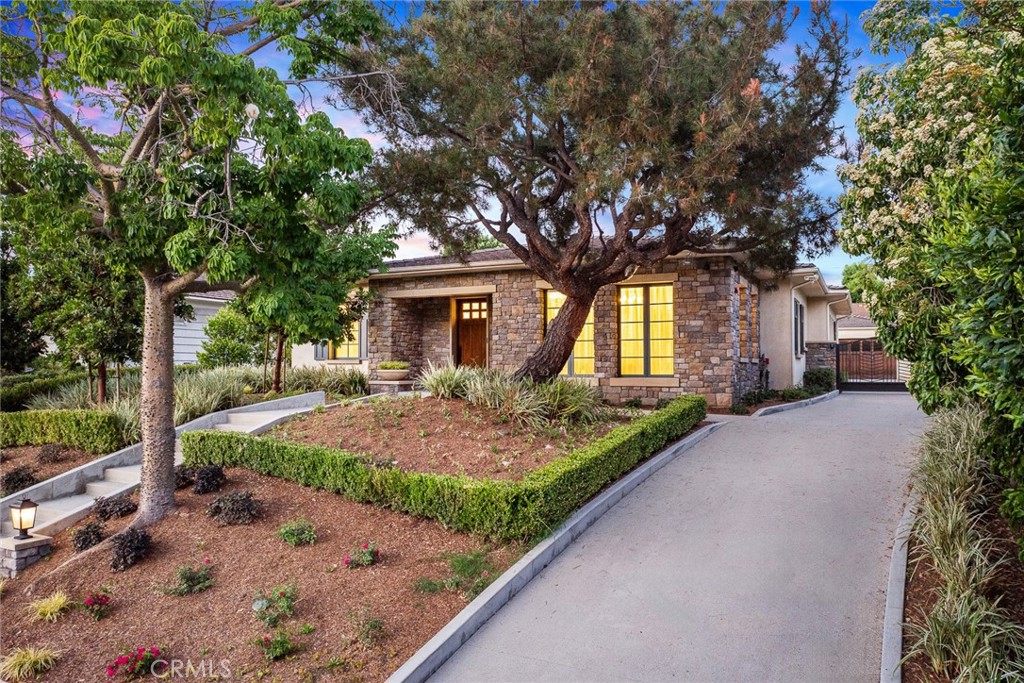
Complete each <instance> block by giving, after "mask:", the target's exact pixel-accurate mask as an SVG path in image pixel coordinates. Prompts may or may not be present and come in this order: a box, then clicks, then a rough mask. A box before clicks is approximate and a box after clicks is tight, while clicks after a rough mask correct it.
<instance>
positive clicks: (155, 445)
mask: <svg viewBox="0 0 1024 683" xmlns="http://www.w3.org/2000/svg"><path fill="white" fill-rule="evenodd" d="M144 281H145V285H146V305H145V313H144V317H143V325H142V396H141V408H140V411H141V417H142V485H141V487H140V489H139V512H138V514H137V515H136V517H135V519H134V520H133V522H132V525H133V526H145V525H146V524H151V523H152V522H155V521H157V520H158V519H160V518H162V517H164V516H165V515H166V514H167V513H168V512H170V511H171V509H172V508H173V507H174V305H173V301H172V299H171V297H168V296H167V295H166V294H165V293H164V291H163V287H162V286H161V284H160V282H159V281H157V280H155V279H151V278H148V277H146V278H144Z"/></svg>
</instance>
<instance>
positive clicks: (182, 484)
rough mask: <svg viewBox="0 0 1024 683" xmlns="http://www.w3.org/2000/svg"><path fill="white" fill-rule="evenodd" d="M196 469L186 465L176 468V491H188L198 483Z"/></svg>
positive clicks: (176, 466)
mask: <svg viewBox="0 0 1024 683" xmlns="http://www.w3.org/2000/svg"><path fill="white" fill-rule="evenodd" d="M195 470H196V468H194V467H186V466H185V465H175V466H174V490H175V491H180V490H181V489H187V488H188V487H190V486H192V485H193V484H195V483H196V474H195Z"/></svg>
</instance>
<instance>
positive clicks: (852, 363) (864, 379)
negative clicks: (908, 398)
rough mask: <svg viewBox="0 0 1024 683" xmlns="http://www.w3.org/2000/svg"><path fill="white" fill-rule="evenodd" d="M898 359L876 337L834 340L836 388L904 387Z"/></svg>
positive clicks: (874, 388) (897, 389) (875, 389)
mask: <svg viewBox="0 0 1024 683" xmlns="http://www.w3.org/2000/svg"><path fill="white" fill-rule="evenodd" d="M901 374H902V373H901V372H900V363H899V361H898V360H896V358H894V357H892V356H890V355H889V354H888V353H886V352H885V349H883V348H882V344H881V343H880V342H879V341H878V340H877V339H853V340H849V341H844V342H839V343H838V344H836V380H837V382H838V384H839V389H840V391H906V390H907V383H906V381H905V380H904V378H903V377H901Z"/></svg>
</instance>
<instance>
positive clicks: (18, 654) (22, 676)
mask: <svg viewBox="0 0 1024 683" xmlns="http://www.w3.org/2000/svg"><path fill="white" fill-rule="evenodd" d="M60 656H61V653H60V652H59V651H57V650H54V649H53V648H49V647H18V648H14V649H13V650H11V651H10V652H9V653H8V654H7V656H6V657H4V660H3V661H2V662H0V679H3V680H5V681H19V682H20V681H28V680H35V679H36V678H38V677H39V676H41V675H42V674H44V673H46V672H47V671H49V670H50V669H52V668H53V667H55V666H57V660H59V659H60Z"/></svg>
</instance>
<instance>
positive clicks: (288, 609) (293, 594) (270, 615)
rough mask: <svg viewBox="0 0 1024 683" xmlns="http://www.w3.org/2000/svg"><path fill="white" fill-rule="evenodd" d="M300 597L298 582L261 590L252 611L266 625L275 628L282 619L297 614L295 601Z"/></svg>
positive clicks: (254, 601)
mask: <svg viewBox="0 0 1024 683" xmlns="http://www.w3.org/2000/svg"><path fill="white" fill-rule="evenodd" d="M298 599H299V587H298V586H297V585H296V584H294V583H288V584H283V585H280V586H275V587H274V588H273V589H272V590H270V591H267V592H264V591H260V592H259V593H257V594H256V599H255V600H253V603H252V611H253V614H254V615H255V616H256V618H257V619H259V620H260V621H261V622H263V624H264V625H266V626H269V627H270V628H274V627H275V626H277V625H278V624H279V623H281V620H282V619H284V618H285V617H290V616H292V615H293V614H295V603H296V601H297V600H298Z"/></svg>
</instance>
